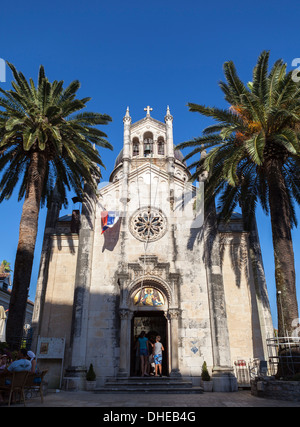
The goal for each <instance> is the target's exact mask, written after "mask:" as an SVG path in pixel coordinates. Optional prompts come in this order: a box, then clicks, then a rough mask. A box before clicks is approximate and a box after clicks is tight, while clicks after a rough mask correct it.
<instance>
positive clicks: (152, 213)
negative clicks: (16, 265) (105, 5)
mask: <svg viewBox="0 0 300 427" xmlns="http://www.w3.org/2000/svg"><path fill="white" fill-rule="evenodd" d="M145 110H146V116H145V117H144V118H142V119H141V120H139V121H137V122H135V123H132V119H131V117H130V113H129V109H127V111H126V114H125V117H124V119H123V122H124V145H123V149H122V151H121V152H120V154H119V155H118V156H117V158H116V162H115V166H114V169H113V170H112V172H111V176H110V182H109V183H108V184H107V185H105V186H103V185H101V184H100V185H99V186H98V193H97V196H93V195H92V193H91V192H90V191H89V187H88V186H87V187H86V195H85V198H84V200H83V201H82V207H81V212H80V213H79V211H73V214H72V215H66V216H64V217H60V216H59V211H60V206H59V204H58V203H57V201H56V200H55V196H54V197H53V200H52V204H51V206H49V209H48V215H47V219H46V226H45V233H44V243H43V250H42V256H41V264H40V273H39V278H38V284H37V293H36V301H35V309H34V317H33V324H34V337H35V340H34V342H35V344H36V343H37V338H38V337H48V338H61V337H62V338H65V343H66V344H65V354H64V360H63V370H64V371H63V372H64V373H63V375H64V377H67V378H73V380H74V381H73V382H74V383H75V384H77V387H78V388H83V387H84V385H83V380H84V375H85V372H86V369H87V368H88V367H89V365H90V364H91V363H92V364H93V367H94V370H95V372H96V375H97V386H98V387H102V386H103V385H104V384H105V382H106V381H107V380H108V379H110V378H115V379H117V378H126V377H130V376H135V375H139V373H137V366H136V350H135V340H136V338H137V337H138V336H139V334H140V332H141V331H142V330H144V331H145V332H146V334H147V336H148V337H149V338H150V339H152V337H155V335H157V334H159V335H160V336H161V341H162V343H163V345H164V347H165V351H164V353H163V376H169V377H171V378H172V377H173V378H184V379H189V380H191V381H192V382H193V384H194V385H199V383H200V375H201V369H202V364H203V362H204V361H206V363H207V366H208V370H209V372H210V374H211V375H212V378H213V383H214V390H216V391H233V390H235V389H236V378H235V375H234V363H235V361H236V360H238V359H243V360H246V361H249V360H250V359H253V358H259V359H261V360H266V359H267V350H266V338H268V337H270V336H273V326H272V319H271V314H270V307H269V302H268V295H267V289H266V283H265V277H264V271H263V265H262V257H261V251H260V245H259V240H258V234H257V229H256V227H253V229H252V230H251V232H246V231H245V230H244V226H243V219H242V216H241V215H240V214H234V215H233V217H232V218H231V220H230V222H229V223H228V224H224V223H222V221H217V213H216V211H215V208H214V207H209V208H207V207H203V206H202V205H203V198H202V197H201V196H202V195H203V189H204V186H205V180H206V177H205V176H203V177H202V178H201V179H200V180H199V182H198V183H197V184H196V185H192V184H191V183H190V181H189V178H190V173H189V171H188V169H187V167H186V164H185V163H184V161H183V157H184V156H183V155H182V153H181V152H179V151H177V150H175V149H174V143H173V117H172V115H171V113H170V109H169V107H168V108H167V112H166V116H165V117H164V122H161V121H159V120H156V119H154V118H153V117H152V116H151V114H152V113H151V110H152V109H150V107H147V108H146V109H145ZM107 218H109V219H110V218H112V219H113V220H114V222H112V223H111V224H110V226H109V227H108V228H107V229H106V230H105V231H104V232H103V226H104V224H105V222H106V220H107ZM33 350H34V348H33ZM38 363H40V364H43V365H45V366H47V367H48V368H49V374H48V381H49V385H50V386H54V387H57V386H58V383H59V376H60V369H61V368H60V361H58V360H55V359H53V360H40V361H38Z"/></svg>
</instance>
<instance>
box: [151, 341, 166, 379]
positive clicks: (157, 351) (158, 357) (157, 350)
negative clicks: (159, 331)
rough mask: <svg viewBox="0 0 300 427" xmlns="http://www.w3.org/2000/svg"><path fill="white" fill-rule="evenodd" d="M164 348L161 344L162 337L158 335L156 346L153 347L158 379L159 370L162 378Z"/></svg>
mask: <svg viewBox="0 0 300 427" xmlns="http://www.w3.org/2000/svg"><path fill="white" fill-rule="evenodd" d="M164 350H165V349H164V346H163V345H162V343H161V342H160V336H159V335H157V337H156V340H155V344H154V345H153V353H154V363H155V376H156V377H157V376H158V374H157V371H158V370H159V375H160V376H162V352H163V351H164Z"/></svg>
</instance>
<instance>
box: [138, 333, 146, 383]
mask: <svg viewBox="0 0 300 427" xmlns="http://www.w3.org/2000/svg"><path fill="white" fill-rule="evenodd" d="M145 335H146V332H145V331H142V332H141V334H140V336H139V339H138V348H139V355H140V360H141V376H142V377H143V376H145V375H146V376H149V374H148V372H147V371H148V355H149V341H148V338H147V337H146V336H145Z"/></svg>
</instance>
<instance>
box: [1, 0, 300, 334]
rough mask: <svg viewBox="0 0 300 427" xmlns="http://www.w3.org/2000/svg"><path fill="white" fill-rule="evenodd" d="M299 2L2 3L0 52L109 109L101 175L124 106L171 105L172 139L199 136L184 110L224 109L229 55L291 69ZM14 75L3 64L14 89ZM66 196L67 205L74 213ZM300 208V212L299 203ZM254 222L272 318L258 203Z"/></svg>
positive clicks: (29, 73)
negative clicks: (195, 106)
mask: <svg viewBox="0 0 300 427" xmlns="http://www.w3.org/2000/svg"><path fill="white" fill-rule="evenodd" d="M299 11H300V4H299V3H297V2H293V4H290V5H289V6H288V5H287V4H286V3H283V2H282V1H270V0H265V1H261V0H260V1H258V0H253V1H251V2H246V1H243V2H241V1H236V0H232V1H231V2H222V1H218V0H216V1H213V2H207V1H191V0H185V1H184V2H183V1H178V0H172V1H170V0H164V1H157V0H152V1H151V2H147V1H136V0H133V1H127V2H125V1H120V0H115V1H110V2H104V1H102V0H98V1H96V0H88V1H86V2H82V1H78V0H72V1H70V0H60V1H58V0H52V1H51V2H47V3H45V2H40V1H37V0H27V1H26V2H24V1H20V0H15V1H14V2H5V4H4V5H3V6H2V8H1V16H0V40H1V44H0V58H3V59H5V60H8V61H10V62H12V63H13V64H14V65H15V66H16V67H17V69H19V70H21V71H22V72H23V73H24V74H25V76H26V77H27V78H29V77H32V78H34V79H35V80H36V76H37V73H38V68H39V65H40V64H43V65H44V67H45V69H46V74H47V76H48V78H49V79H50V80H54V79H58V80H64V81H65V84H66V85H67V84H68V83H70V82H71V81H72V80H74V79H78V80H80V82H81V89H80V92H79V95H80V96H82V97H85V96H91V97H92V100H91V102H90V103H89V106H88V108H89V110H91V111H97V112H100V113H106V114H109V115H110V116H111V117H112V119H113V122H112V123H111V124H109V125H108V126H105V127H103V128H102V129H103V130H104V131H105V132H106V133H107V134H108V139H109V141H110V142H111V143H112V144H113V146H114V152H108V151H106V152H104V151H103V152H102V159H103V162H104V163H105V165H106V167H107V170H106V171H103V180H105V181H107V180H108V178H109V173H110V172H111V170H112V168H113V164H114V159H115V157H116V156H117V154H118V153H119V151H120V149H121V148H122V142H123V141H122V137H123V122H122V119H123V116H124V114H125V111H126V107H127V106H129V107H130V113H131V117H132V120H133V121H137V120H139V119H141V118H142V117H144V115H145V112H144V107H146V106H147V105H150V106H151V107H153V111H152V114H151V115H152V116H153V117H154V118H156V119H158V120H161V121H163V118H164V115H165V112H166V107H167V105H170V109H171V113H172V115H173V117H174V122H173V124H174V142H175V144H178V143H180V142H182V141H185V140H188V139H191V138H193V137H196V136H199V135H200V134H201V131H202V129H203V128H205V127H206V126H207V125H208V124H210V123H211V122H208V120H207V119H206V118H204V117H201V116H200V115H199V114H196V113H190V112H189V111H188V108H187V106H186V104H187V103H188V102H195V103H199V104H205V105H210V106H219V107H224V106H225V103H224V100H223V97H222V92H221V90H220V89H219V87H218V82H219V81H220V80H223V71H222V66H223V63H224V62H225V61H227V60H233V61H234V63H235V64H236V67H237V70H238V73H239V75H240V77H241V78H242V80H244V81H245V82H247V81H249V80H251V75H252V69H253V66H254V65H255V63H256V61H257V58H258V55H259V54H260V52H261V51H262V50H265V49H266V50H270V52H271V64H272V63H273V62H274V61H275V60H277V59H279V58H282V59H283V60H284V61H285V62H287V64H288V67H289V69H291V68H292V60H293V59H294V58H297V57H300V48H299ZM11 78H12V77H11V73H10V72H9V71H8V70H7V82H6V83H0V85H1V87H2V88H3V89H9V88H10V81H11ZM16 199H17V198H16V196H15V195H13V196H12V198H11V199H10V200H9V201H5V202H3V203H2V205H1V206H0V218H1V224H2V227H1V229H2V233H1V237H2V238H1V245H0V260H2V259H6V260H8V261H10V262H11V265H12V268H13V264H14V258H15V252H16V247H17V242H18V229H19V221H20V216H21V208H22V203H17V200H16ZM72 207H73V205H72V202H71V203H70V207H69V211H70V212H71V210H72ZM297 212H298V213H299V209H298V210H297ZM45 214H46V212H45V209H43V210H42V211H41V215H40V224H39V234H38V239H37V245H36V255H35V260H34V268H33V274H32V283H31V289H30V298H31V299H32V300H33V299H34V295H35V286H36V281H37V275H38V266H39V256H40V253H41V243H42V236H43V227H44V221H45ZM258 227H259V231H260V240H261V246H262V250H263V259H264V266H265V272H266V278H267V283H268V290H269V297H270V303H271V308H272V315H273V319H274V324H275V326H276V316H277V313H276V299H275V281H274V262H273V249H272V236H271V228H270V221H269V218H266V217H265V216H264V215H263V214H262V213H261V210H260V209H259V210H258ZM293 238H294V250H295V262H296V275H297V290H298V299H299V295H300V289H299V288H300V284H299V276H300V267H299V266H298V263H297V260H298V259H299V255H300V239H299V230H294V231H293Z"/></svg>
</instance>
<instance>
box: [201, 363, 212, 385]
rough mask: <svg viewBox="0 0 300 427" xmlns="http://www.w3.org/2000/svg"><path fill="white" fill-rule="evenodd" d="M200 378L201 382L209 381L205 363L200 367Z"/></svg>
mask: <svg viewBox="0 0 300 427" xmlns="http://www.w3.org/2000/svg"><path fill="white" fill-rule="evenodd" d="M201 378H202V381H210V375H209V373H208V370H207V365H206V362H203V365H202V373H201Z"/></svg>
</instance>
